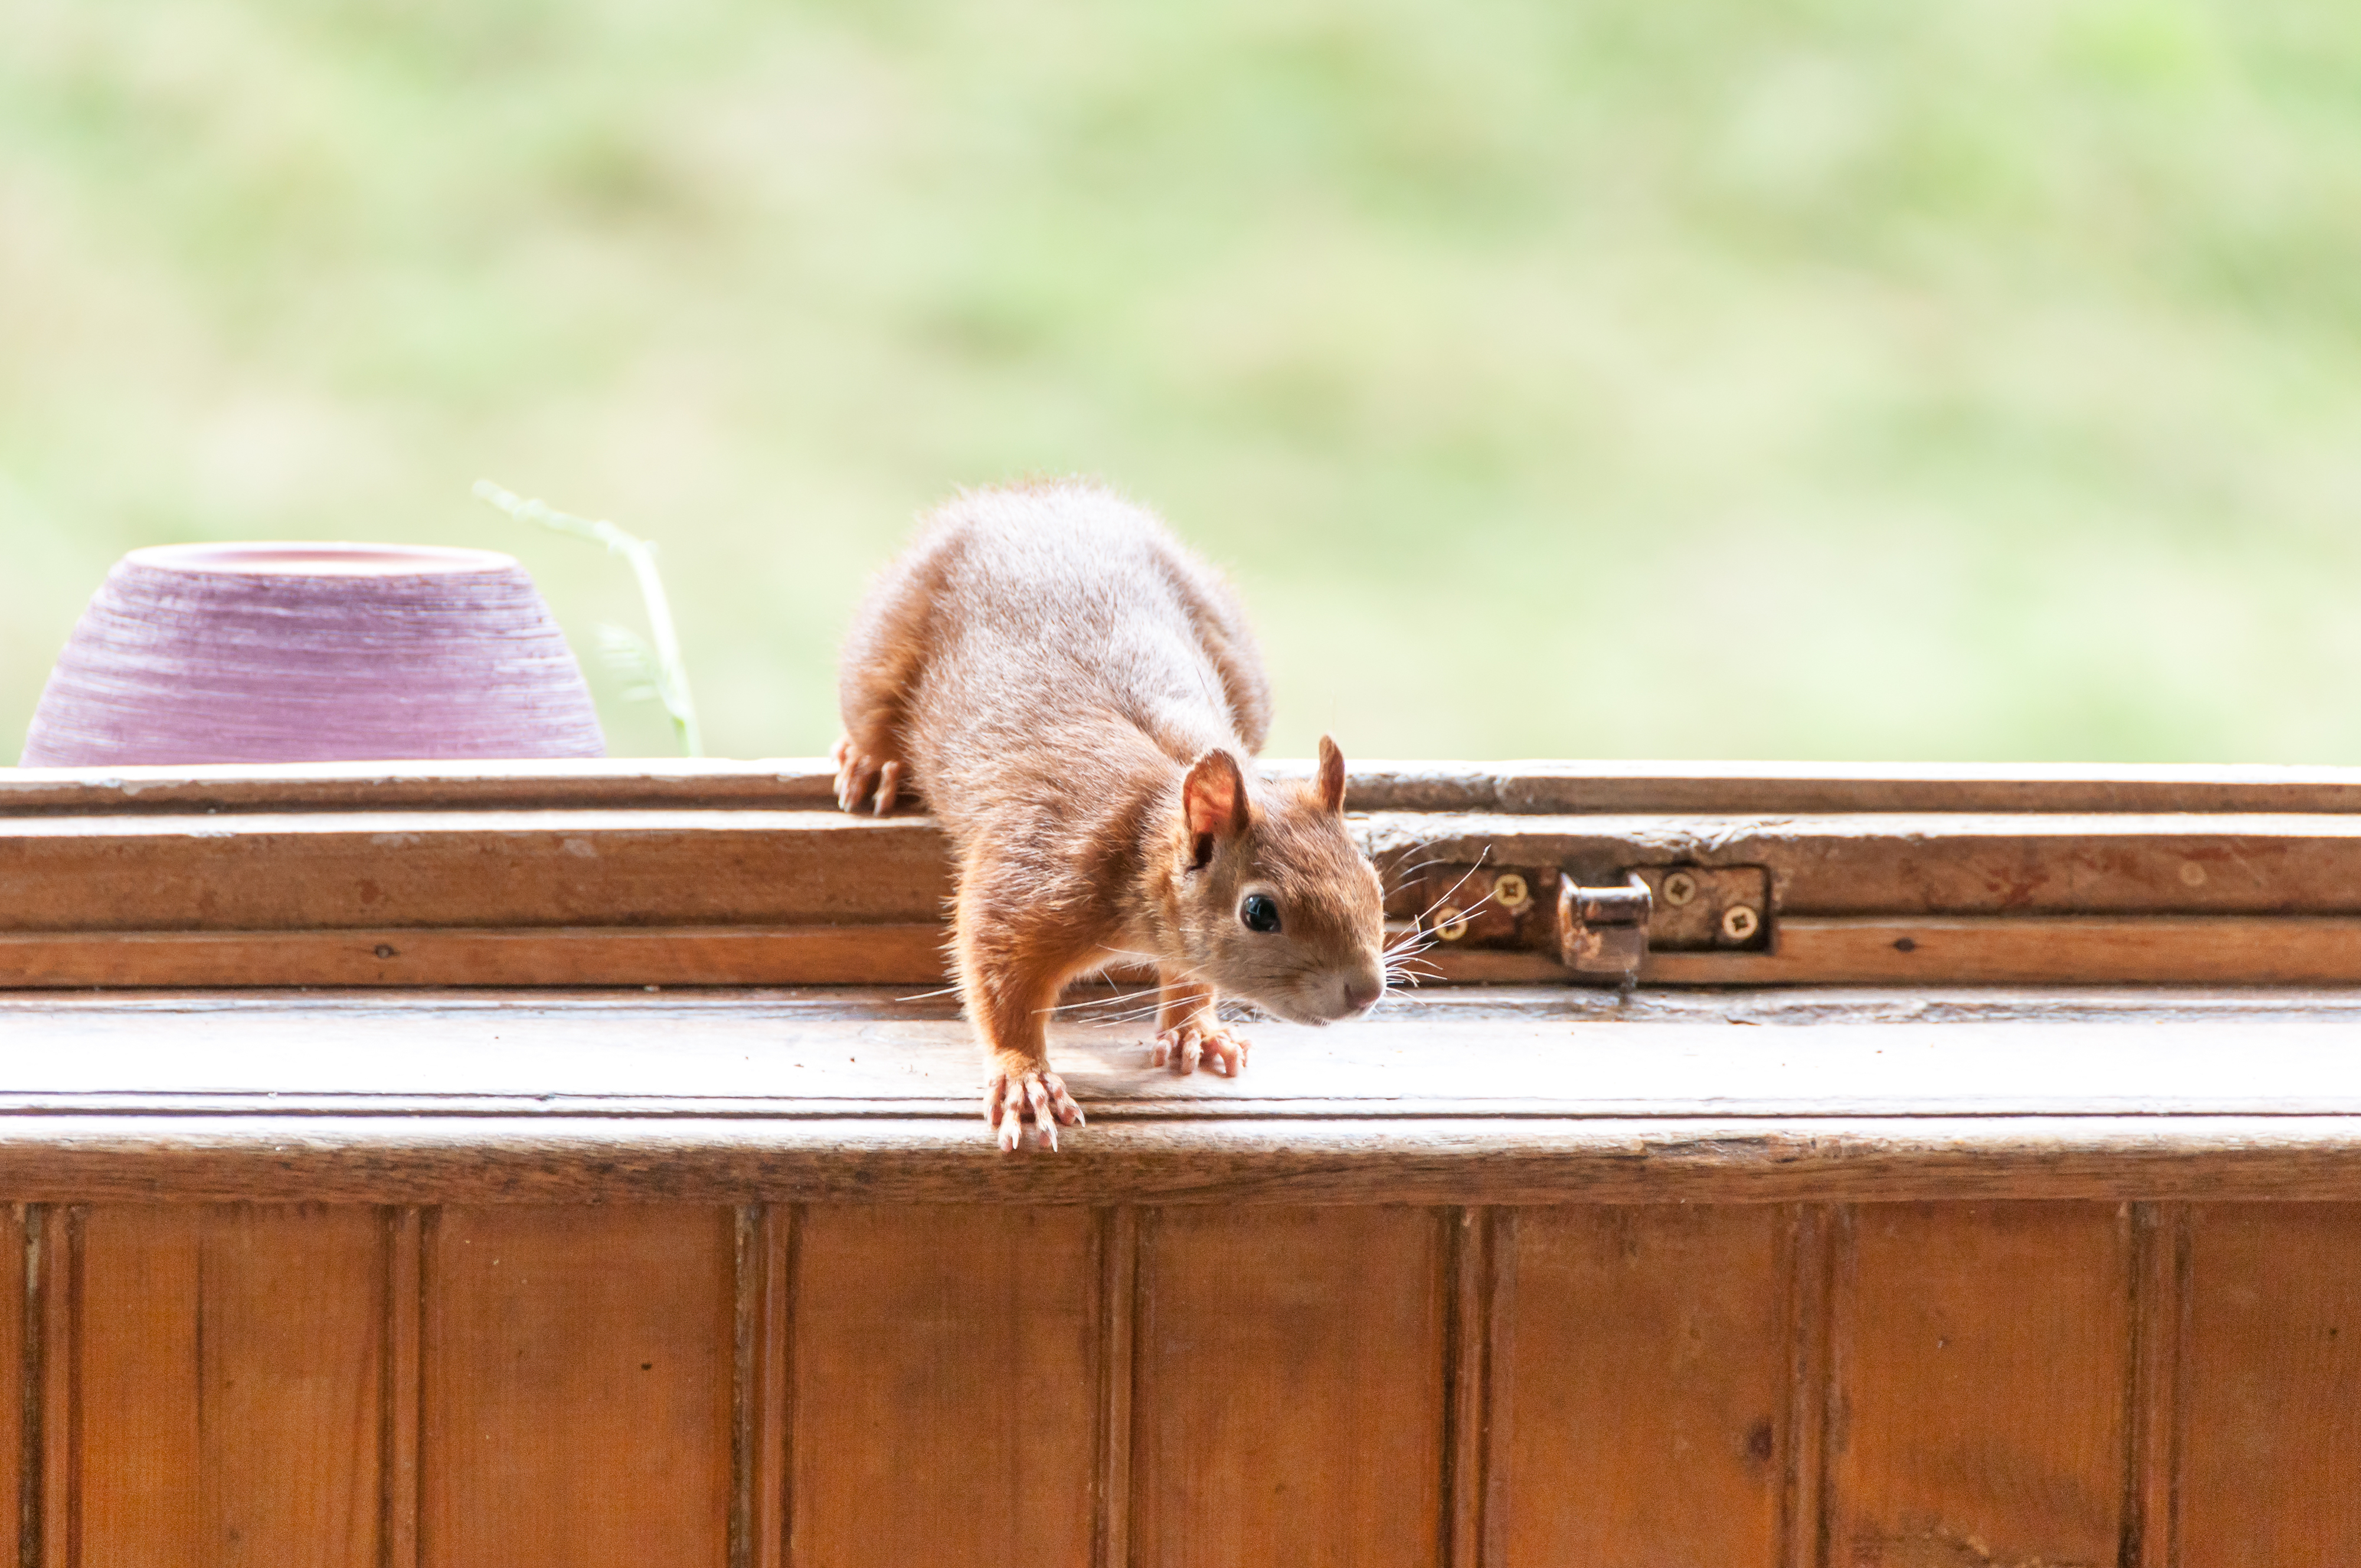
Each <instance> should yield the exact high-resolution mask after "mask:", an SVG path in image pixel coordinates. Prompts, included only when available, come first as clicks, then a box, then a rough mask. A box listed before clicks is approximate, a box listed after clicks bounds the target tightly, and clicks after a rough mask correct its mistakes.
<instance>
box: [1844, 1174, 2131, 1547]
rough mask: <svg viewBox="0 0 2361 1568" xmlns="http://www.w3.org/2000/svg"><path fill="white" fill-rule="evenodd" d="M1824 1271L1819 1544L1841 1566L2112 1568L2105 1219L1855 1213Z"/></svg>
mask: <svg viewBox="0 0 2361 1568" xmlns="http://www.w3.org/2000/svg"><path fill="white" fill-rule="evenodd" d="M2131 1268H2132V1240H2131V1229H2130V1219H2129V1215H2128V1213H2127V1212H2126V1211H2125V1208H2124V1207H2123V1206H2120V1205H2099V1204H2029V1203H2004V1204H1963V1203H1948V1204H1941V1205H1903V1204H1874V1205H1864V1206H1862V1207H1861V1208H1859V1209H1857V1210H1854V1211H1852V1212H1851V1222H1850V1227H1849V1234H1846V1235H1844V1236H1843V1237H1842V1238H1841V1239H1840V1241H1839V1262H1838V1266H1837V1271H1836V1293H1835V1299H1834V1300H1833V1301H1832V1303H1831V1306H1832V1311H1833V1314H1834V1331H1835V1332H1834V1354H1833V1374H1834V1376H1835V1379H1836V1394H1835V1398H1836V1403H1835V1407H1834V1408H1835V1409H1836V1411H1837V1412H1838V1413H1837V1416H1836V1418H1835V1419H1834V1420H1833V1421H1832V1424H1831V1429H1830V1432H1829V1439H1828V1441H1829V1444H1830V1458H1829V1463H1828V1480H1827V1485H1828V1491H1829V1501H1828V1540H1829V1542H1830V1545H1829V1552H1830V1555H1831V1558H1832V1560H1833V1561H1834V1562H1837V1563H1845V1564H1848V1565H1850V1568H1970V1565H1979V1564H1983V1563H2042V1564H2045V1565H2048V1564H2056V1565H2058V1568H2067V1565H2070V1564H2071V1565H2081V1564H2089V1565H2092V1568H2096V1565H2098V1564H2102V1563H2109V1564H2112V1563H2117V1562H2118V1561H2119V1557H2120V1553H2121V1551H2122V1548H2123V1544H2124V1537H2125V1519H2124V1507H2123V1505H2124V1498H2125V1465H2126V1464H2127V1456H2128V1453H2129V1449H2130V1443H2129V1437H2130V1424H2129V1423H2130V1411H2129V1409H2127V1399H2126V1390H2127V1387H2128V1382H2129V1376H2130V1371H2131V1366H2132V1356H2131V1351H2130V1345H2131V1323H2132V1319H2131V1300H2132V1289H2131V1278H2132V1275H2131Z"/></svg>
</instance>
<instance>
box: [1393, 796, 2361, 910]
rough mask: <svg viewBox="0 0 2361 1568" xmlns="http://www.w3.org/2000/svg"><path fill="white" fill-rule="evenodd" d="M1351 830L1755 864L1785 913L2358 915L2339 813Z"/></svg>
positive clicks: (1657, 820)
mask: <svg viewBox="0 0 2361 1568" xmlns="http://www.w3.org/2000/svg"><path fill="white" fill-rule="evenodd" d="M1360 831H1361V833H1362V836H1363V839H1364V840H1365V841H1366V842H1367V845H1368V847H1369V848H1370V850H1371V852H1372V853H1373V854H1374V855H1375V856H1376V858H1377V859H1378V862H1379V865H1380V867H1381V868H1392V867H1397V866H1406V865H1409V864H1412V863H1415V862H1418V861H1424V860H1427V859H1429V858H1436V859H1441V860H1444V861H1450V862H1454V863H1458V864H1470V865H1472V864H1475V863H1477V861H1479V860H1480V861H1482V863H1484V864H1486V865H1488V866H1491V867H1496V868H1499V869H1502V870H1517V869H1536V870H1538V869H1548V868H1556V869H1562V870H1564V871H1565V872H1566V873H1567V874H1569V875H1572V876H1574V877H1575V878H1576V880H1577V881H1578V882H1580V883H1583V884H1584V885H1611V884H1613V883H1619V882H1620V881H1621V879H1622V875H1623V872H1624V871H1625V870H1626V869H1628V868H1631V867H1642V866H1670V865H1701V866H1708V867H1714V866H1760V867H1763V868H1765V869H1766V870H1768V871H1769V872H1770V873H1771V879H1772V887H1773V894H1772V896H1773V908H1774V910H1775V912H1776V914H1777V915H1778V916H1781V917H1788V916H1872V915H1877V916H1928V915H1935V916H1961V915H2011V916H2036V915H2228V914H2240V915H2264V916H2268V915H2354V914H2361V894H2356V888H2361V879H2356V875H2355V872H2356V869H2361V820H2357V819H2356V817H2353V816H2352V815H2349V814H2334V815H2332V814H2325V813H2320V814H2310V815H2279V814H2263V813H2256V814H2223V815H2220V816H2202V815H2197V814H2193V813H2192V814H2181V813H2155V814H2128V813H2127V814H2121V815H2097V814H2082V813H2059V814H2055V815H2045V814H2036V813H2015V812H2010V813H1997V812H1957V813H1948V814H1943V813H1932V812H1929V813H1916V814H1914V813H1900V812H1896V813H1883V812H1863V813H1860V814H1857V815H1850V816H1825V817H1746V816H1730V817H1679V816H1657V815H1637V814H1634V815H1621V816H1615V815H1609V816H1595V817H1572V816H1568V817H1518V816H1510V815H1505V814H1469V815H1466V816H1459V817H1453V816H1449V815H1443V814H1431V813H1411V812H1400V813H1395V812H1380V813H1372V814H1371V815H1369V816H1368V817H1365V818H1363V819H1362V821H1361V823H1360ZM1395 880H1397V881H1398V880H1399V878H1398V877H1397V878H1396V879H1395Z"/></svg>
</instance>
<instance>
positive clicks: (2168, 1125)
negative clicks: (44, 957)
mask: <svg viewBox="0 0 2361 1568" xmlns="http://www.w3.org/2000/svg"><path fill="white" fill-rule="evenodd" d="M1085 1134H1086V1136H1077V1137H1075V1138H1073V1139H1072V1140H1071V1143H1062V1142H1061V1146H1060V1151H1059V1154H1058V1156H1057V1157H1056V1158H1054V1159H1023V1160H1015V1159H1005V1158H1002V1157H999V1156H998V1155H997V1153H996V1151H995V1150H994V1148H993V1147H992V1146H991V1143H990V1140H989V1139H988V1138H987V1137H986V1136H985V1135H984V1134H983V1130H982V1119H981V1118H980V1117H975V1118H971V1117H968V1116H917V1115H891V1116H887V1115H868V1116H834V1115H829V1114H826V1113H820V1114H812V1115H806V1116H780V1117H777V1118H775V1119H768V1120H765V1119H760V1118H752V1117H749V1118H742V1119H740V1118H721V1117H716V1118H709V1119H708V1118H697V1117H690V1116H675V1117H664V1116H646V1117H627V1116H537V1117H536V1116H525V1115H518V1116H464V1115H442V1116H430V1115H425V1114H416V1115H401V1116H324V1115H322V1116H276V1117H273V1116H244V1117H241V1116H185V1117H179V1118H171V1117H164V1116H45V1117H30V1116H0V1196H5V1197H6V1198H9V1199H15V1200H38V1201H160V1200H170V1201H228V1200H234V1199H252V1200H257V1201H326V1202H344V1203H432V1202H516V1201H537V1202H544V1203H579V1202H591V1201H608V1202H615V1201H634V1202H695V1203H713V1204H729V1203H749V1202H807V1201H831V1200H833V1201H851V1202H893V1203H947V1202H961V1203H1070V1204H1104V1203H1128V1202H1137V1203H1161V1204H1169V1205H1174V1206H1188V1207H1201V1206H1227V1205H1232V1204H1238V1203H1253V1204H1291V1205H1302V1204H1361V1203H1568V1202H1622V1203H1663V1202H1693V1203H1704V1202H1717V1203H1729V1202H1739V1203H1763V1202H1778V1203H1784V1202H1797V1201H1812V1202H1824V1201H1844V1200H1852V1199H1861V1200H1875V1199H1936V1198H1950V1199H1987V1198H2043V1199H2068V1198H2082V1199H2089V1198H2106V1199H2118V1198H2123V1199H2157V1200H2162V1199H2175V1198H2184V1199H2185V1198H2201V1199H2203V1198H2211V1199H2265V1198H2276V1199H2338V1200H2349V1199H2355V1198H2361V1117H2352V1116H1964V1117H1944V1116H1891V1117H1834V1116H1832V1117H1819V1118H1806V1119H1801V1120H1784V1119H1782V1118H1777V1117H1763V1118H1757V1119H1753V1120H1747V1119H1742V1118H1737V1117H1723V1118H1715V1119H1707V1118H1692V1117H1664V1118H1646V1117H1628V1118H1627V1117H1597V1118H1554V1117H1498V1116H1495V1117H1480V1116H1465V1117H1436V1118H1433V1119H1428V1120H1419V1119H1411V1118H1383V1117H1371V1118H1368V1119H1366V1120H1358V1121H1356V1120H1354V1119H1351V1118H1349V1117H1342V1116H1340V1117H1333V1118H1317V1119H1314V1118H1304V1119H1301V1120H1293V1121H1290V1120H1288V1119H1286V1118H1281V1117H1273V1118H1269V1119H1265V1120H1249V1119H1244V1118H1241V1119H1239V1120H1235V1121H1228V1120H1222V1119H1218V1118H1206V1119H1203V1120H1197V1121H1189V1120H1180V1119H1173V1120H1167V1121H1149V1122H1137V1121H1135V1122H1125V1121H1120V1120H1115V1119H1113V1118H1107V1119H1104V1120H1102V1119H1101V1118H1098V1117H1095V1116H1094V1117H1093V1119H1092V1122H1091V1124H1090V1126H1089V1127H1088V1128H1087V1129H1085Z"/></svg>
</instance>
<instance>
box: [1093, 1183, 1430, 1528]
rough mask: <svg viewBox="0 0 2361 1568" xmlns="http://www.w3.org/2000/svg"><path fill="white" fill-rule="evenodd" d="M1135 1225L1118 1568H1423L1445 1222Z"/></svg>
mask: <svg viewBox="0 0 2361 1568" xmlns="http://www.w3.org/2000/svg"><path fill="white" fill-rule="evenodd" d="M1148 1218H1149V1223H1147V1224H1146V1225H1144V1227H1143V1235H1142V1240H1141V1255H1140V1273H1141V1280H1140V1307H1139V1317H1138V1321H1137V1381H1136V1384H1135V1395H1134V1403H1133V1407H1132V1420H1133V1430H1134V1432H1135V1434H1136V1436H1135V1441H1134V1444H1133V1451H1132V1470H1131V1474H1132V1510H1131V1523H1132V1561H1133V1562H1135V1563H1140V1564H1143V1565H1148V1564H1169V1565H1174V1568H1178V1565H1181V1564H1191V1565H1203V1568H1215V1565H1219V1568H1229V1565H1231V1564H1235V1563H1353V1564H1356V1565H1357V1568H1382V1565H1384V1564H1388V1563H1401V1564H1428V1563H1433V1561H1434V1560H1435V1557H1436V1554H1437V1552H1438V1549H1439V1545H1440V1541H1441V1536H1442V1519H1441V1508H1442V1472H1443V1439H1442V1434H1443V1430H1444V1419H1443V1411H1444V1388H1443V1369H1444V1297H1445V1281H1444V1267H1443V1260H1444V1231H1443V1224H1444V1221H1443V1217H1442V1216H1440V1215H1438V1214H1436V1213H1434V1212H1431V1211H1421V1210H1406V1209H1381V1208H1367V1209H1343V1210H1326V1211H1301V1210H1298V1211H1289V1210H1278V1211H1262V1212H1226V1211H1219V1210H1216V1211H1188V1212H1165V1213H1160V1214H1157V1215H1153V1216H1149V1217H1148Z"/></svg>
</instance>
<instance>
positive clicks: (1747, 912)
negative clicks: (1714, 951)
mask: <svg viewBox="0 0 2361 1568" xmlns="http://www.w3.org/2000/svg"><path fill="white" fill-rule="evenodd" d="M1762 927H1763V917H1762V916H1759V915H1757V914H1755V913H1754V909H1753V906H1752V905H1745V904H1733V905H1730V907H1729V908H1727V909H1725V910H1723V911H1722V912H1721V934H1722V935H1723V936H1725V937H1727V938H1730V940H1731V941H1733V942H1743V941H1744V940H1746V939H1747V938H1749V937H1752V935H1754V933H1755V932H1756V931H1758V930H1760V929H1762Z"/></svg>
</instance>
